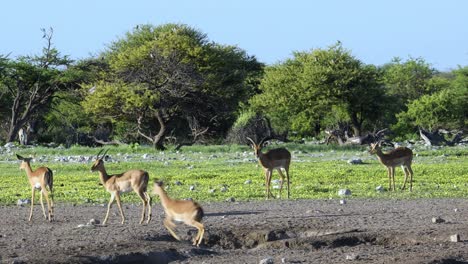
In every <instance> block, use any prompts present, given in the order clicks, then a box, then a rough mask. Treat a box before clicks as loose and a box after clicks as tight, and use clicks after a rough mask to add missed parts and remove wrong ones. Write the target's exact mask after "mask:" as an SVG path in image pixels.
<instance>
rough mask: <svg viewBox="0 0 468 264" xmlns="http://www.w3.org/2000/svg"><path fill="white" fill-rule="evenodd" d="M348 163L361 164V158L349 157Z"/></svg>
mask: <svg viewBox="0 0 468 264" xmlns="http://www.w3.org/2000/svg"><path fill="white" fill-rule="evenodd" d="M348 164H351V165H357V164H363V162H362V160H361V159H354V158H353V159H350V160H348Z"/></svg>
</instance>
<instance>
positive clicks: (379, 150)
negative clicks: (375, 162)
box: [375, 148, 385, 160]
mask: <svg viewBox="0 0 468 264" xmlns="http://www.w3.org/2000/svg"><path fill="white" fill-rule="evenodd" d="M375 154H376V155H377V157H378V158H379V160H382V158H383V157H385V154H384V153H383V152H382V150H381V149H379V148H378V149H375Z"/></svg>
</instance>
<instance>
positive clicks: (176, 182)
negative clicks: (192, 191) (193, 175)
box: [174, 181, 182, 186]
mask: <svg viewBox="0 0 468 264" xmlns="http://www.w3.org/2000/svg"><path fill="white" fill-rule="evenodd" d="M174 184H175V185H179V186H180V185H182V183H181V182H180V181H175V182H174Z"/></svg>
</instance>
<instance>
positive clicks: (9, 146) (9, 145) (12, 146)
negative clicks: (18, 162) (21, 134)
mask: <svg viewBox="0 0 468 264" xmlns="http://www.w3.org/2000/svg"><path fill="white" fill-rule="evenodd" d="M3 147H5V148H14V147H15V143H13V142H8V143H6V144H5V145H4V146H3Z"/></svg>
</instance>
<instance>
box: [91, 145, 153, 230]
mask: <svg viewBox="0 0 468 264" xmlns="http://www.w3.org/2000/svg"><path fill="white" fill-rule="evenodd" d="M108 150H109V149H107V150H106V151H105V152H104V154H103V155H102V156H101V157H99V154H101V152H102V150H101V151H99V153H98V154H97V155H96V161H95V162H94V164H93V166H92V167H91V172H95V171H98V172H99V178H100V180H101V183H102V185H103V186H104V188H106V190H107V191H108V192H109V193H110V195H111V198H110V201H109V204H108V205H107V213H106V217H105V218H104V221H103V222H102V224H103V225H105V224H106V223H107V219H108V218H109V211H110V208H111V207H112V204H113V203H114V200H117V206H118V207H119V211H120V216H121V217H122V224H123V223H124V222H125V216H124V213H123V211H122V204H121V201H120V194H122V193H126V192H131V191H132V190H133V191H134V192H136V193H137V194H138V196H139V197H140V198H141V200H142V202H143V212H142V213H141V220H140V224H142V223H143V221H144V220H145V215H146V210H148V218H147V220H146V223H149V221H150V220H151V197H150V196H149V194H148V193H147V192H146V189H147V187H148V180H149V175H148V172H146V171H143V170H129V171H126V172H124V173H120V174H113V175H109V174H107V172H106V168H105V167H104V160H103V159H104V157H105V156H106V153H107V151H108Z"/></svg>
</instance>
